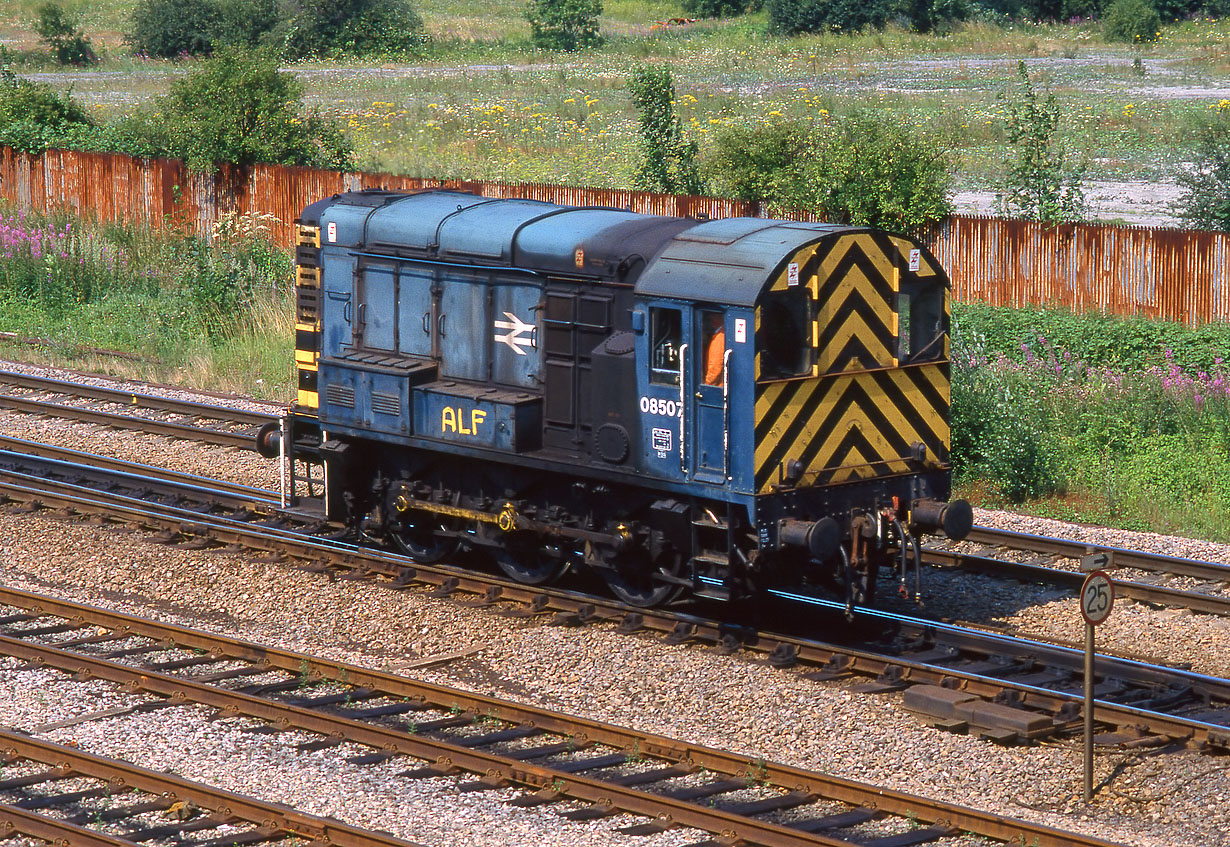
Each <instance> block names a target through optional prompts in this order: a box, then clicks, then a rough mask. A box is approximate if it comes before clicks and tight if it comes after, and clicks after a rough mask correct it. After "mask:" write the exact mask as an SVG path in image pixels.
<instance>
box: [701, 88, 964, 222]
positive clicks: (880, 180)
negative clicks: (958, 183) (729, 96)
mask: <svg viewBox="0 0 1230 847" xmlns="http://www.w3.org/2000/svg"><path fill="white" fill-rule="evenodd" d="M949 159H950V156H949V153H948V146H947V145H946V144H945V143H943V142H942V141H941V140H939V139H937V138H934V137H926V136H923V135H922V134H920V133H918V132H917V131H916V130H915V129H914V128H913V127H912V126H909V125H907V124H906V123H904V122H902V121H900V120H898V119H895V118H893V117H891V116H888V115H884V114H879V113H875V112H871V111H858V112H854V113H852V114H850V115H848V116H846V117H844V118H842V119H840V120H836V121H830V122H822V123H817V124H814V125H813V124H805V123H791V122H782V123H778V124H768V125H762V126H758V127H754V128H750V129H748V128H742V129H740V128H736V129H731V130H727V131H725V132H722V133H720V134H719V135H718V137H717V142H716V150H715V151H714V155H713V156H712V158H711V159H710V160H709V162H708V167H709V171H710V173H711V176H712V180H713V182H714V184H715V185H716V186H718V187H719V189H720V191H721V193H725V194H729V195H731V196H734V197H738V198H740V199H743V200H756V201H760V202H763V203H766V204H768V205H769V206H770V210H771V212H773V213H774V214H789V213H791V212H795V211H799V210H802V211H807V212H812V213H814V214H816V215H817V216H819V217H820V218H821V219H822V220H826V221H829V222H831V223H848V224H854V225H857V226H875V227H881V228H884V229H889V230H894V231H897V232H916V231H918V230H919V229H921V228H922V227H923V226H925V225H926V224H928V223H931V222H934V221H937V220H939V219H940V218H942V217H944V216H945V215H947V214H948V213H949V210H950V207H949V204H948V192H949V190H950V187H951V184H952V174H951V167H950V161H949Z"/></svg>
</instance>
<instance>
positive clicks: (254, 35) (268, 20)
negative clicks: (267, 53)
mask: <svg viewBox="0 0 1230 847" xmlns="http://www.w3.org/2000/svg"><path fill="white" fill-rule="evenodd" d="M215 6H216V8H217V10H218V15H217V18H216V19H215V23H214V29H213V32H212V34H211V37H210V40H211V41H212V42H213V44H214V45H215V46H219V47H221V46H223V45H225V46H233V47H257V46H260V45H261V44H263V43H265V42H268V41H270V40H271V34H272V33H273V32H274V30H275V29H276V28H277V26H278V20H279V17H278V0H218V1H217V3H216V4H215Z"/></svg>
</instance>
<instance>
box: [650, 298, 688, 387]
mask: <svg viewBox="0 0 1230 847" xmlns="http://www.w3.org/2000/svg"><path fill="white" fill-rule="evenodd" d="M649 325H650V332H649V345H650V346H649V381H650V382H651V383H653V384H654V385H678V384H679V348H680V346H682V344H683V318H682V315H681V314H680V312H679V310H678V309H650V310H649Z"/></svg>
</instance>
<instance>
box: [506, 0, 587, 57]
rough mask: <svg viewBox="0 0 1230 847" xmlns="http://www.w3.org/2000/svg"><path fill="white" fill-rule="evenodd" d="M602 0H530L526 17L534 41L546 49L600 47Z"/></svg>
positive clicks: (536, 44) (531, 39) (536, 45)
mask: <svg viewBox="0 0 1230 847" xmlns="http://www.w3.org/2000/svg"><path fill="white" fill-rule="evenodd" d="M601 14H602V0H530V3H529V5H528V6H527V7H526V9H525V18H526V20H528V21H529V22H530V41H531V42H533V44H534V46H535V47H541V48H543V49H545V50H569V51H571V50H580V49H581V48H583V47H598V46H599V45H601V44H602V35H601V34H600V33H599V32H598V16H599V15H601Z"/></svg>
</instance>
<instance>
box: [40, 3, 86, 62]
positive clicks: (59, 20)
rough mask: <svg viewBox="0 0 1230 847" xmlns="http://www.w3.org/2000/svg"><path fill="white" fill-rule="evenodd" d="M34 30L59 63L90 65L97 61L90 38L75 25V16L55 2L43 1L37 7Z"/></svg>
mask: <svg viewBox="0 0 1230 847" xmlns="http://www.w3.org/2000/svg"><path fill="white" fill-rule="evenodd" d="M34 31H35V32H36V33H38V38H39V41H42V42H43V43H44V44H46V45H47V46H48V47H49V48H50V49H51V55H53V56H55V60H56V61H57V62H59V63H60V64H61V65H92V64H94V63H95V62H97V61H98V56H97V55H95V53H94V48H93V47H91V46H90V39H88V38H86V36H85V33H83V32H82V31H81V28H80V27H78V26H77V20H76V18H75V17H73V16H71V15H69V14H68V13H67V12H65V11H64V9H62V8H61V7H60V6H59V4H57V3H44V4H43V5H41V6H39V7H38V20H37V21H36V22H35V24H34Z"/></svg>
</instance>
